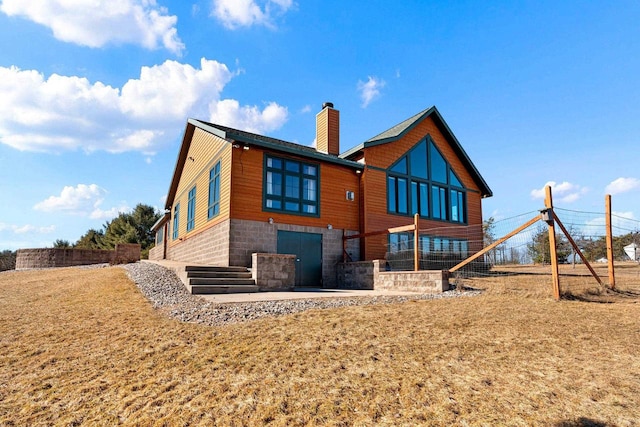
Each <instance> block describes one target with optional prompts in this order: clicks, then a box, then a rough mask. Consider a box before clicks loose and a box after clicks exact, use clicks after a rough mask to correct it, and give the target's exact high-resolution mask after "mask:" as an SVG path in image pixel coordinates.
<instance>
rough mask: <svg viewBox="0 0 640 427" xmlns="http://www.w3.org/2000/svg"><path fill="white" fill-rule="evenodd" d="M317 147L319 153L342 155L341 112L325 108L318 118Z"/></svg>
mask: <svg viewBox="0 0 640 427" xmlns="http://www.w3.org/2000/svg"><path fill="white" fill-rule="evenodd" d="M316 147H317V149H318V151H321V152H323V153H329V154H333V155H335V156H337V155H338V154H340V111H338V110H334V109H333V108H325V109H323V110H322V111H320V112H319V113H318V115H317V116H316Z"/></svg>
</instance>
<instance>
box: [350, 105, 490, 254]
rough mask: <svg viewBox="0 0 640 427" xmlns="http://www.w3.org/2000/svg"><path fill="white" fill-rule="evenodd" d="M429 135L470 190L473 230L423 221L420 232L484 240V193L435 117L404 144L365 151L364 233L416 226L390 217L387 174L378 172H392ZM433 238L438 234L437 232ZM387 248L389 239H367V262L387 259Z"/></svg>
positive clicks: (409, 134) (411, 133) (401, 217)
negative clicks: (396, 162) (426, 231)
mask: <svg viewBox="0 0 640 427" xmlns="http://www.w3.org/2000/svg"><path fill="white" fill-rule="evenodd" d="M427 135H430V136H431V139H432V140H433V142H434V144H435V145H436V146H437V147H438V149H439V150H440V152H441V153H442V155H443V156H444V158H445V160H446V161H447V162H448V163H449V165H450V166H451V168H452V169H453V170H454V172H455V173H456V175H457V176H458V178H459V179H460V181H461V182H462V184H463V185H464V186H465V188H466V189H467V224H468V225H469V227H462V228H461V227H460V226H459V225H458V226H457V225H456V224H454V223H450V222H446V221H438V220H427V219H421V220H420V229H421V230H424V229H430V230H433V229H441V234H440V235H442V236H446V237H452V238H455V237H461V238H468V239H469V240H470V241H471V240H482V229H481V225H482V206H481V195H480V189H479V188H478V186H477V185H476V183H475V182H474V180H473V178H472V177H471V174H470V173H469V171H468V170H467V169H466V168H465V167H464V166H463V164H462V162H461V161H460V159H459V158H458V156H457V155H456V153H455V152H454V151H453V148H452V147H451V146H450V145H449V143H448V142H447V140H446V138H445V137H444V135H442V133H441V132H440V130H439V129H438V127H437V126H436V124H435V123H434V122H433V120H432V118H431V117H427V118H426V119H425V120H423V121H422V122H420V123H418V124H417V125H416V126H415V127H414V128H412V129H411V130H410V131H409V132H407V134H406V135H405V136H404V137H403V138H402V139H400V140H397V141H394V142H390V143H387V144H381V145H376V146H373V147H367V148H365V149H364V158H365V160H366V165H367V168H366V170H365V171H364V173H363V182H364V196H365V197H364V202H363V205H364V212H366V215H365V216H364V224H363V230H362V232H364V233H368V232H374V231H380V230H384V229H387V228H390V227H398V226H402V225H407V224H411V223H412V222H413V218H412V216H410V215H406V216H404V215H395V214H393V215H392V214H388V213H387V175H386V172H385V171H383V170H378V169H376V168H381V169H387V168H389V167H390V166H391V165H392V164H393V163H394V162H395V161H396V160H398V159H399V158H400V157H402V156H404V155H405V154H406V153H407V152H408V151H409V150H410V149H411V148H412V147H413V146H415V145H416V144H417V143H418V142H420V141H421V140H422V139H423V138H424V137H425V136H427ZM370 166H373V167H370ZM476 230H479V231H476ZM429 234H435V231H434V233H429ZM386 245H387V236H383V237H380V238H378V237H374V238H371V237H370V238H367V239H366V244H365V245H363V246H364V252H365V253H364V259H368V260H370V259H378V258H380V259H382V258H384V256H385V252H386ZM476 250H477V249H476Z"/></svg>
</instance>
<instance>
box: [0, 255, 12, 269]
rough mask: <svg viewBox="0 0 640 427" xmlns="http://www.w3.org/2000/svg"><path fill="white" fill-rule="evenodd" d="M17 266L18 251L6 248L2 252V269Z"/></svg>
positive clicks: (0, 262)
mask: <svg viewBox="0 0 640 427" xmlns="http://www.w3.org/2000/svg"><path fill="white" fill-rule="evenodd" d="M15 268H16V252H15V251H10V250H5V251H2V252H0V271H6V270H14V269H15Z"/></svg>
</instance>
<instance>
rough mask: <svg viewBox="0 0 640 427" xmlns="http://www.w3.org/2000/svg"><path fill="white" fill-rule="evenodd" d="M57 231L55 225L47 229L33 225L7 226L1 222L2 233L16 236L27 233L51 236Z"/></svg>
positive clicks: (0, 229) (0, 230)
mask: <svg viewBox="0 0 640 427" xmlns="http://www.w3.org/2000/svg"><path fill="white" fill-rule="evenodd" d="M55 230H56V226H55V225H49V226H46V227H36V226H35V225H31V224H25V225H16V224H5V223H3V222H0V232H2V231H10V232H12V233H15V234H26V233H39V234H49V233H53V232H54V231H55Z"/></svg>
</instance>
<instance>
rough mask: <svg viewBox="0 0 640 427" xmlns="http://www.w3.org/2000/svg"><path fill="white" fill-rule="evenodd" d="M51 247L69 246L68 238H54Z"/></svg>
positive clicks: (63, 247) (65, 247)
mask: <svg viewBox="0 0 640 427" xmlns="http://www.w3.org/2000/svg"><path fill="white" fill-rule="evenodd" d="M53 247H54V248H58V249H60V248H62V249H67V248H70V247H71V243H70V242H69V241H68V240H62V239H56V241H55V242H53Z"/></svg>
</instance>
